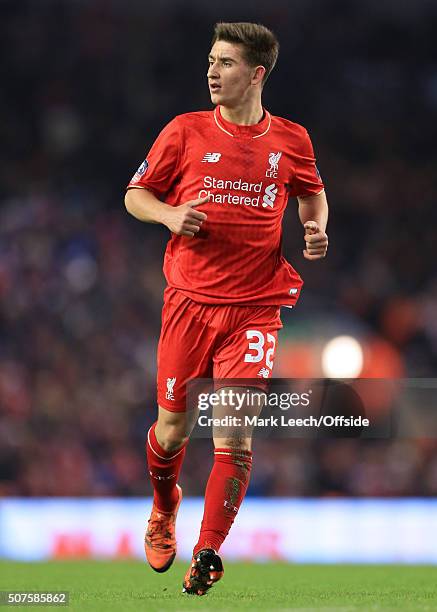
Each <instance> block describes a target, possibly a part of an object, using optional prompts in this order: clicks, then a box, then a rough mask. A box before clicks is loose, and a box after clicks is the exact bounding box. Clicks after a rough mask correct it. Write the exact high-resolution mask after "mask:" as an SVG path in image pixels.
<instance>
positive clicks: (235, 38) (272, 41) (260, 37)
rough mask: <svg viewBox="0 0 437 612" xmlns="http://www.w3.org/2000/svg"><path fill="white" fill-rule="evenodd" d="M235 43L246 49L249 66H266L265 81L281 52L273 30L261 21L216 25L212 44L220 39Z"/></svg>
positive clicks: (245, 53) (245, 56) (245, 57)
mask: <svg viewBox="0 0 437 612" xmlns="http://www.w3.org/2000/svg"><path fill="white" fill-rule="evenodd" d="M218 40H223V41H225V42H230V43H235V44H238V45H241V46H242V47H243V49H244V59H245V60H246V62H247V63H248V64H249V66H264V68H265V69H266V73H265V75H264V78H263V83H265V82H266V80H267V77H268V76H269V74H270V73H271V71H272V70H273V68H274V66H275V64H276V60H277V59H278V53H279V42H278V39H277V38H276V36H275V35H274V34H273V32H272V31H271V30H269V29H268V28H266V27H265V26H263V25H261V24H259V23H248V22H239V23H224V22H219V23H216V24H215V26H214V36H213V37H212V43H211V44H212V45H213V44H214V43H215V42H216V41H218Z"/></svg>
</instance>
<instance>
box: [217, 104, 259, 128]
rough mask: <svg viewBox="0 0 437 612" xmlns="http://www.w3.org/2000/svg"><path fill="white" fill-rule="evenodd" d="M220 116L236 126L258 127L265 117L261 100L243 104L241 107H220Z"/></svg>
mask: <svg viewBox="0 0 437 612" xmlns="http://www.w3.org/2000/svg"><path fill="white" fill-rule="evenodd" d="M220 114H221V116H222V117H223V119H225V120H226V121H230V122H231V123H235V124H236V125H256V124H257V123H259V122H260V121H261V119H262V118H263V116H264V109H263V107H262V104H261V100H260V99H259V100H254V101H253V102H252V103H249V104H248V103H247V102H246V103H245V104H241V106H233V107H232V108H230V107H229V106H220Z"/></svg>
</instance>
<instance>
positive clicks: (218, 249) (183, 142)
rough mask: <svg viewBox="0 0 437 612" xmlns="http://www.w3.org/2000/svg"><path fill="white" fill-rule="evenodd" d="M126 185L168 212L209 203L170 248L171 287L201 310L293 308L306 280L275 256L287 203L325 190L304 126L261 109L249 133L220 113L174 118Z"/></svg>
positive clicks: (167, 266)
mask: <svg viewBox="0 0 437 612" xmlns="http://www.w3.org/2000/svg"><path fill="white" fill-rule="evenodd" d="M128 187H144V188H146V189H149V190H150V191H152V192H153V193H154V194H155V195H156V196H157V197H158V198H159V199H161V200H163V201H165V202H166V203H167V204H170V205H174V206H176V205H179V204H184V203H185V202H188V201H189V200H194V199H196V198H200V197H203V196H207V195H210V196H211V199H210V201H209V202H208V203H207V204H203V205H201V206H198V207H197V209H198V210H201V211H203V212H206V214H207V215H208V219H207V220H206V221H205V222H204V223H203V225H202V227H201V229H200V231H199V232H198V233H197V234H196V235H195V236H194V237H193V238H189V237H187V236H177V235H175V234H172V237H171V239H170V240H169V242H168V244H167V249H166V253H165V258H164V274H165V277H166V279H167V282H168V284H169V286H171V287H174V288H175V289H178V290H179V291H181V292H182V293H183V294H184V295H186V296H188V297H189V298H191V299H192V300H195V301H197V302H202V303H207V304H242V305H243V304H253V305H257V304H259V305H278V306H281V305H287V306H292V305H293V304H295V302H296V300H297V298H298V296H299V293H300V289H301V286H302V284H303V283H302V279H301V278H300V276H299V275H298V274H297V272H296V271H295V270H294V269H293V267H292V266H291V265H290V264H289V263H288V262H287V261H286V260H285V258H284V257H283V256H282V253H281V239H282V217H283V215H284V210H285V207H286V205H287V201H288V198H289V197H290V196H306V195H315V194H318V193H320V192H321V191H323V183H322V181H321V178H320V175H319V173H318V171H317V168H316V165H315V158H314V153H313V147H312V145H311V141H310V138H309V136H308V133H307V131H306V130H305V128H303V127H302V126H300V125H298V124H296V123H292V122H291V121H288V120H287V119H282V118H281V117H275V116H272V115H270V113H268V112H267V111H265V113H264V118H263V119H262V121H261V122H260V123H257V124H256V125H249V126H244V125H236V124H234V123H230V122H229V121H226V120H225V119H224V118H223V117H222V116H221V113H220V107H217V108H216V109H215V110H214V111H201V112H196V113H187V114H185V115H179V116H178V117H176V118H175V119H173V121H171V122H170V123H169V124H168V125H167V126H166V127H165V128H164V129H163V130H162V132H161V133H160V134H159V136H158V138H157V140H156V141H155V143H154V144H153V146H152V148H151V150H150V152H149V154H148V156H147V159H146V160H145V161H144V162H143V163H142V164H141V166H140V167H139V168H138V171H137V172H136V173H135V175H134V176H133V178H132V180H131V182H130V183H129V186H128Z"/></svg>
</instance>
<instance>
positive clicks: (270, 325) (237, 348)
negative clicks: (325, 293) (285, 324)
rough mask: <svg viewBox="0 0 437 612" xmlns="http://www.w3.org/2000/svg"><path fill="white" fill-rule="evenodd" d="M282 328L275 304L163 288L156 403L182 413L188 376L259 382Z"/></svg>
mask: <svg viewBox="0 0 437 612" xmlns="http://www.w3.org/2000/svg"><path fill="white" fill-rule="evenodd" d="M281 327H282V323H281V318H280V308H279V307H278V306H234V305H220V306H216V305H212V304H200V303H199V302H194V301H193V300H191V299H190V298H188V297H186V296H184V295H183V294H182V293H181V292H180V291H177V290H176V289H173V288H172V287H167V289H166V290H165V292H164V307H163V309H162V327H161V336H160V338H159V344H158V377H157V387H158V404H159V405H160V406H162V407H163V408H166V409H167V410H171V411H172V412H185V411H186V410H187V406H186V384H187V381H188V380H190V379H193V378H211V379H212V378H214V379H222V378H251V379H256V380H258V381H259V383H260V384H259V385H257V386H260V387H263V385H262V384H261V381H262V380H263V379H264V380H265V379H266V378H269V377H270V376H271V374H272V368H273V359H274V356H275V349H276V341H277V337H278V329H280V328H281ZM191 408H192V407H191Z"/></svg>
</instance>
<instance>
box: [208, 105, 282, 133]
mask: <svg viewBox="0 0 437 612" xmlns="http://www.w3.org/2000/svg"><path fill="white" fill-rule="evenodd" d="M214 121H215V123H216V125H217V126H218V127H219V128H220V129H221V130H222V131H223V132H225V133H226V134H228V135H229V136H232V137H234V136H245V137H246V138H249V137H250V136H251V137H252V138H260V136H264V134H267V132H268V131H269V129H270V124H271V122H272V117H271V115H270V113H269V112H268V111H267V110H266V109H265V108H264V117H263V118H262V119H261V121H260V122H259V123H255V124H254V125H237V124H236V123H232V122H231V121H227V120H226V119H224V118H223V117H222V114H221V112H220V106H216V107H215V109H214Z"/></svg>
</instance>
